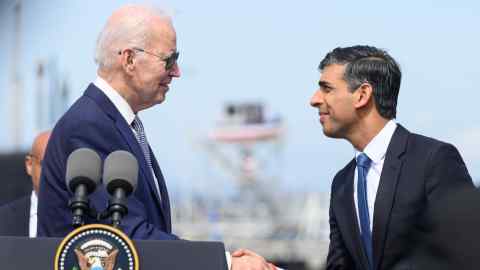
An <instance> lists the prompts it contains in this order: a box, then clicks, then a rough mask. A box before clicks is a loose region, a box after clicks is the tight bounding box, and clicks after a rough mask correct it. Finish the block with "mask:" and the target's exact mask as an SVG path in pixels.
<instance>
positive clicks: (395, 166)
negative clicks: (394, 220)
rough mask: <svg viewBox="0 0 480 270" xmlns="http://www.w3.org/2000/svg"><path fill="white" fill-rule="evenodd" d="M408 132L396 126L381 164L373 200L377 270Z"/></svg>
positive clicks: (381, 255) (373, 235)
mask: <svg viewBox="0 0 480 270" xmlns="http://www.w3.org/2000/svg"><path fill="white" fill-rule="evenodd" d="M408 134H409V132H408V131H407V130H406V129H405V128H403V127H402V126H401V125H398V126H397V128H396V130H395V132H394V134H393V136H392V139H391V141H390V144H389V146H388V148H387V152H386V156H385V162H384V163H383V169H382V175H381V176H380V184H379V186H378V191H377V195H376V199H375V210H374V218H373V234H372V241H373V259H374V265H375V267H374V269H379V267H380V262H381V261H382V257H383V251H384V245H385V240H386V236H387V233H388V225H389V222H390V216H391V215H390V213H391V210H392V208H393V204H394V202H395V193H396V191H397V183H398V180H399V176H400V171H401V168H402V165H403V160H402V159H401V155H402V154H403V153H404V152H405V149H406V145H407V139H408Z"/></svg>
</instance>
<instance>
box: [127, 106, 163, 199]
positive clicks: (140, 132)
mask: <svg viewBox="0 0 480 270" xmlns="http://www.w3.org/2000/svg"><path fill="white" fill-rule="evenodd" d="M132 128H133V129H134V130H135V137H136V138H137V141H138V144H139V145H140V148H142V152H143V155H144V156H145V161H146V162H147V165H148V168H149V169H150V170H151V172H152V175H153V181H154V182H155V187H156V188H157V193H158V196H159V198H160V199H161V194H160V187H159V186H158V182H157V180H156V179H155V173H154V172H153V167H152V159H151V157H150V148H149V147H148V141H147V136H146V135H145V130H144V129H143V124H142V121H140V118H139V117H138V116H137V115H136V116H135V119H133V122H132Z"/></svg>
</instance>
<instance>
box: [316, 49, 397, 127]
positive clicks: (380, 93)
mask: <svg viewBox="0 0 480 270" xmlns="http://www.w3.org/2000/svg"><path fill="white" fill-rule="evenodd" d="M332 64H339V65H346V67H345V74H344V76H343V78H344V80H345V81H346V82H347V84H348V86H349V88H350V90H351V91H352V92H353V91H355V89H357V88H358V87H359V86H360V85H361V84H362V83H365V82H368V83H369V84H370V85H372V87H373V96H374V100H375V106H376V108H377V110H378V112H379V114H380V115H381V116H382V117H384V118H387V119H392V118H395V117H396V114H397V99H398V92H399V90H400V82H401V78H402V72H401V71H400V67H399V66H398V64H397V62H396V61H395V59H393V58H392V57H391V56H390V55H389V54H388V53H387V52H386V51H384V50H381V49H378V48H375V47H372V46H352V47H345V48H340V47H338V48H335V49H334V50H333V51H331V52H329V53H328V54H327V55H326V56H325V58H323V60H322V61H321V62H320V65H319V66H318V68H319V69H320V71H322V70H323V69H324V68H325V67H326V66H329V65H332Z"/></svg>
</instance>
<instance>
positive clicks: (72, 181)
mask: <svg viewBox="0 0 480 270" xmlns="http://www.w3.org/2000/svg"><path fill="white" fill-rule="evenodd" d="M101 164H102V160H101V159H100V157H99V156H98V154H97V153H95V151H93V150H90V149H88V148H79V149H77V150H75V151H73V152H72V153H71V154H70V155H69V156H68V159H67V172H66V176H65V179H66V182H67V187H68V188H69V189H70V191H71V192H72V193H73V194H74V195H73V198H71V199H70V201H69V203H68V206H69V207H70V209H71V210H72V214H73V218H72V225H73V226H74V227H79V226H82V225H83V224H84V220H83V216H84V214H85V213H87V212H88V211H89V209H90V206H89V200H88V198H87V196H88V195H89V194H91V193H92V192H93V191H95V188H96V187H97V184H98V183H100V176H101V166H102V165H101Z"/></svg>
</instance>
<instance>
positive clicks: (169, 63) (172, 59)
mask: <svg viewBox="0 0 480 270" xmlns="http://www.w3.org/2000/svg"><path fill="white" fill-rule="evenodd" d="M132 49H134V50H136V51H139V52H143V53H146V54H150V55H153V56H156V57H158V58H160V60H162V61H164V62H165V70H169V69H171V68H172V67H173V66H174V65H175V63H177V60H178V57H179V56H180V53H179V52H177V51H175V52H173V53H172V54H170V56H168V57H162V56H160V55H158V54H155V53H152V52H149V51H146V50H144V49H141V48H137V47H133V48H132ZM119 54H121V52H120V53H119Z"/></svg>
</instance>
